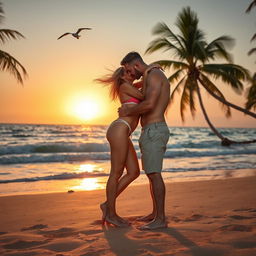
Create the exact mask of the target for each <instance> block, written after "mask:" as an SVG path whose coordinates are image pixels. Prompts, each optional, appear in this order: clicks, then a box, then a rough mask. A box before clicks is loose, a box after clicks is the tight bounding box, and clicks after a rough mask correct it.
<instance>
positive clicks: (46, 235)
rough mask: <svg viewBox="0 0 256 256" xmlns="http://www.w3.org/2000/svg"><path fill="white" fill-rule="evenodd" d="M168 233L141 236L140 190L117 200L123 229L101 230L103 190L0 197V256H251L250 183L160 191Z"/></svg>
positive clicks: (254, 238) (255, 214) (144, 206)
mask: <svg viewBox="0 0 256 256" xmlns="http://www.w3.org/2000/svg"><path fill="white" fill-rule="evenodd" d="M166 192H167V196H166V214H167V217H168V222H169V223H168V228H166V229H159V230H155V231H140V230H138V229H137V228H138V227H139V226H140V225H142V224H143V223H139V222H137V221H136V218H137V217H138V216H142V215H145V214H147V213H149V212H150V210H151V201H150V197H149V189H148V186H146V185H138V186H130V187H129V188H128V189H127V190H126V191H125V192H124V193H123V194H122V195H121V196H120V197H119V199H118V203H117V207H118V213H119V214H120V215H121V216H123V217H125V218H127V219H128V220H130V221H131V222H132V226H131V227H129V228H114V227H110V226H102V225H101V221H100V218H101V212H100V211H99V203H101V202H102V201H103V200H104V199H105V191H104V190H98V191H87V192H74V193H54V194H40V195H39V194H38V195H23V196H6V197H0V207H1V208H0V222H1V224H0V255H16V256H18V255H19V256H21V255H22V256H34V255H47V256H51V255H55V256H63V255H66V256H67V255H81V256H89V255H91V256H97V255H100V256H104V255H118V256H134V255H142V256H146V255H147V256H149V255H161V256H164V255H165V256H167V255H168V256H170V255H173V256H174V255H175V256H183V255H184V256H188V255H191V256H222V255H229V256H238V255H239V256H245V255H246V256H247V255H248V256H253V255H256V193H255V192H256V177H255V176H253V177H246V178H228V179H225V180H212V181H195V182H180V183H167V184H166Z"/></svg>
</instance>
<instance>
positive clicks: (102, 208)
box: [100, 202, 107, 223]
mask: <svg viewBox="0 0 256 256" xmlns="http://www.w3.org/2000/svg"><path fill="white" fill-rule="evenodd" d="M100 209H101V211H102V223H104V222H105V219H106V216H107V203H106V202H105V203H102V204H100Z"/></svg>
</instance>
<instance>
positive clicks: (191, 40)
mask: <svg viewBox="0 0 256 256" xmlns="http://www.w3.org/2000/svg"><path fill="white" fill-rule="evenodd" d="M175 24H176V26H177V27H178V29H179V31H180V33H179V34H175V33H173V32H172V30H171V29H170V28H169V27H168V26H167V25H166V24H165V23H158V24H157V25H156V26H155V28H154V29H153V34H154V35H158V36H159V37H158V38H156V39H155V40H153V41H152V42H150V44H149V46H148V48H147V49H146V53H153V52H155V51H157V50H160V49H161V50H165V51H169V50H171V51H172V52H173V53H174V56H175V57H177V58H178V60H177V61H175V60H160V61H157V62H156V63H158V64H160V65H161V66H162V67H163V68H173V69H174V70H175V72H174V73H173V74H172V75H171V76H170V77H169V78H168V80H169V82H170V83H172V82H175V81H177V85H176V87H175V89H174V90H173V92H172V94H171V101H172V100H173V98H174V96H176V94H177V93H181V102H180V113H181V118H182V121H184V120H185V116H184V112H185V110H186V108H187V107H189V108H190V111H191V114H192V116H194V115H195V112H196V106H195V100H196V99H195V96H197V97H198V99H199V104H200V107H201V109H202V112H203V114H204V117H205V119H206V121H207V123H208V125H209V126H210V128H211V129H212V131H213V132H214V133H215V134H216V135H217V136H218V137H219V138H220V139H221V141H222V145H230V144H231V143H241V142H235V141H232V140H229V139H227V138H225V137H223V136H222V135H221V133H219V132H218V130H217V129H216V128H215V127H214V126H213V124H212V123H211V121H210V119H209V117H208V115H207V112H206V110H205V107H204V104H203V99H202V95H201V88H200V87H201V86H202V88H204V89H206V91H207V92H208V93H209V94H210V95H211V96H213V97H214V98H216V99H218V100H219V101H220V102H221V106H222V108H223V110H224V111H225V114H226V116H227V117H230V116H231V112H230V107H233V108H236V109H238V110H240V111H243V112H244V113H247V114H250V115H251V116H253V117H256V114H254V113H252V112H249V111H248V110H246V109H243V108H241V107H239V106H236V105H234V104H232V103H230V102H228V101H227V100H226V99H225V97H224V95H223V94H222V93H221V91H220V90H219V89H218V88H217V86H216V85H215V84H214V83H213V82H212V81H211V80H210V78H209V77H211V78H214V79H221V80H222V81H223V82H225V83H226V84H228V85H230V86H231V88H232V89H234V90H235V91H236V92H238V93H241V92H242V90H243V84H242V82H243V81H247V80H248V79H249V72H248V71H247V70H246V69H245V68H243V67H241V66H239V65H235V64H232V63H231V59H232V58H231V55H230V54H229V53H228V51H227V50H226V47H228V46H230V45H232V44H233V43H234V40H233V39H232V38H231V37H229V36H221V37H218V38H216V39H215V40H213V41H212V42H210V43H207V42H206V39H205V34H204V32H203V31H202V30H200V29H199V28H198V18H197V15H196V13H195V12H193V11H191V9H190V7H186V8H183V9H182V11H181V12H180V13H179V15H178V18H177V21H176V23H175ZM217 58H223V59H225V60H226V61H227V62H228V63H222V64H216V63H214V64H210V63H209V62H210V61H211V60H216V59H217ZM242 143H244V142H242ZM246 143H247V142H246Z"/></svg>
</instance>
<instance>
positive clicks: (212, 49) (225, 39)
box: [205, 36, 235, 62]
mask: <svg viewBox="0 0 256 256" xmlns="http://www.w3.org/2000/svg"><path fill="white" fill-rule="evenodd" d="M234 42H235V41H234V39H233V38H232V37H230V36H221V37H218V38H216V39H215V40H213V41H212V42H210V43H209V44H208V45H207V47H206V49H205V51H206V53H207V56H208V58H209V59H215V58H216V57H219V58H224V59H225V60H227V61H229V62H232V55H231V54H230V53H229V52H228V51H227V48H231V47H232V46H233V45H234Z"/></svg>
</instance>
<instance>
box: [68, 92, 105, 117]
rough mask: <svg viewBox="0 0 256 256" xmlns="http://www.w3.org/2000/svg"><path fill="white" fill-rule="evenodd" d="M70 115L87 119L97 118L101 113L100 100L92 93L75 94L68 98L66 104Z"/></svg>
mask: <svg viewBox="0 0 256 256" xmlns="http://www.w3.org/2000/svg"><path fill="white" fill-rule="evenodd" d="M67 108H68V112H69V113H70V115H72V116H75V117H76V118H78V119H80V120H83V121H89V120H93V119H95V118H99V116H100V115H101V112H100V110H101V108H102V107H101V101H100V99H97V98H96V97H95V96H94V95H93V96H92V95H90V96H89V95H86V96H85V97H83V96H75V97H73V98H72V99H70V102H69V104H68V106H67Z"/></svg>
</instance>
